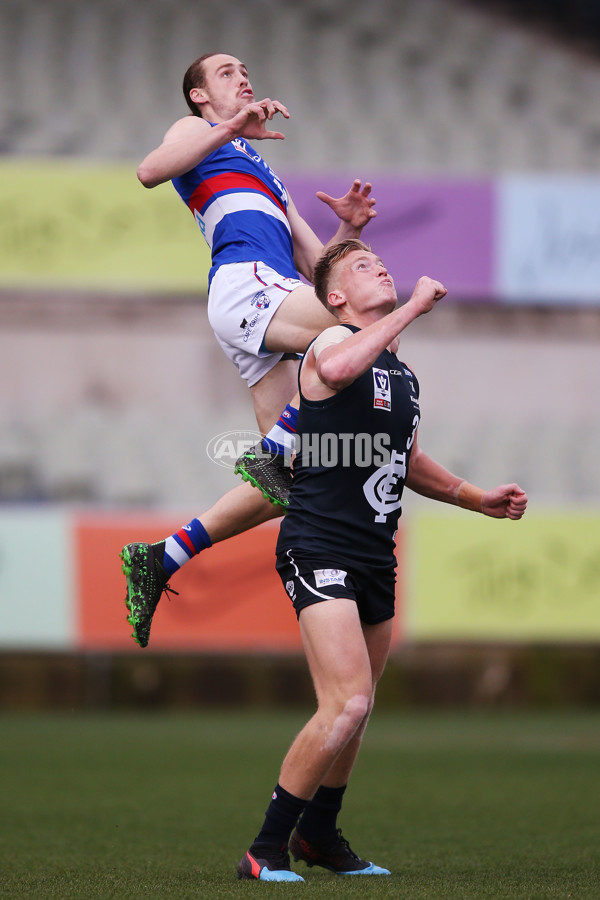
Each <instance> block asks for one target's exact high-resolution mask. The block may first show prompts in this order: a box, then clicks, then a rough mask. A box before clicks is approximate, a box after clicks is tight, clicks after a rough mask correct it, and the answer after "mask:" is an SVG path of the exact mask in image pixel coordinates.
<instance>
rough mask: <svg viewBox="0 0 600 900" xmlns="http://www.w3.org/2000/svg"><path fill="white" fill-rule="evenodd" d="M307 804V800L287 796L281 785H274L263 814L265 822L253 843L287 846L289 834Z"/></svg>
mask: <svg viewBox="0 0 600 900" xmlns="http://www.w3.org/2000/svg"><path fill="white" fill-rule="evenodd" d="M307 802H308V801H307V800H301V799H300V797H294V795H293V794H289V793H288V792H287V791H286V790H284V789H283V788H282V787H281V785H279V784H278V785H276V787H275V790H274V791H273V796H272V798H271V802H270V803H269V807H268V809H267V812H266V814H265V821H264V822H263V826H262V828H261V830H260V831H259V833H258V834H257V835H256V837H255V839H254V843H255V844H272V845H274V846H277V847H282V846H283V845H284V844H285V845H286V846H287V843H288V841H289V839H290V834H291V833H292V831H293V829H294V827H295V825H296V822H297V821H298V817H299V816H300V815H301V814H302V810H303V809H304V807H305V806H306V804H307Z"/></svg>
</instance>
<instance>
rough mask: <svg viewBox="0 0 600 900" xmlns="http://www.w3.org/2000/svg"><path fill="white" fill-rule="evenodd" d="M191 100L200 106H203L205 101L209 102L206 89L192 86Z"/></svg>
mask: <svg viewBox="0 0 600 900" xmlns="http://www.w3.org/2000/svg"><path fill="white" fill-rule="evenodd" d="M190 100H191V101H192V103H197V104H198V106H202V104H203V103H208V97H207V96H206V91H205V90H204V89H203V88H198V87H195V88H192V89H191V91H190Z"/></svg>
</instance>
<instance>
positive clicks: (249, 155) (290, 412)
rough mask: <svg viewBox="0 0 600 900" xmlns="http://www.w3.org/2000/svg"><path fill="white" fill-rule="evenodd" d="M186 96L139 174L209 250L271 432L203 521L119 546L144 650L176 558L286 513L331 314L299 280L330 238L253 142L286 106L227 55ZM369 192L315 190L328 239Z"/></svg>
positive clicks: (209, 59)
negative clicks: (319, 339)
mask: <svg viewBox="0 0 600 900" xmlns="http://www.w3.org/2000/svg"><path fill="white" fill-rule="evenodd" d="M183 92H184V96H185V100H186V102H187V104H188V106H189V108H190V112H191V115H187V116H185V117H184V118H182V119H179V120H178V121H177V122H175V124H174V125H173V126H172V127H171V128H170V129H169V130H168V131H167V133H166V135H165V137H164V139H163V141H162V143H161V144H160V146H159V147H157V148H156V149H155V150H153V151H152V152H151V153H150V154H148V156H147V157H146V158H145V159H144V160H143V162H142V163H141V164H140V166H139V168H138V177H139V179H140V181H141V182H142V184H144V185H145V186H146V187H149V188H152V187H155V186H157V185H159V184H162V183H164V182H167V181H170V180H171V181H172V182H173V185H174V187H175V188H176V190H177V191H178V193H179V195H180V196H181V198H182V200H183V201H184V202H185V204H186V206H187V207H188V208H189V210H190V212H191V213H192V214H193V215H194V218H195V219H196V221H197V223H198V225H199V228H200V230H201V232H202V234H203V236H204V238H205V239H206V241H207V243H208V245H209V247H210V249H211V255H212V267H211V270H210V273H209V295H208V314H209V319H210V322H211V325H212V327H213V329H214V332H215V335H216V337H217V340H218V341H219V343H220V345H221V347H222V348H223V350H224V352H225V353H226V355H227V356H228V358H229V359H230V360H231V361H232V362H233V363H234V364H235V365H236V366H237V368H238V370H239V372H240V375H241V376H242V378H244V379H245V380H246V382H247V384H248V386H249V389H250V393H251V396H252V401H253V404H254V410H255V415H256V421H257V423H258V426H259V429H260V431H261V433H262V434H263V435H266V438H265V442H263V443H264V444H265V446H264V448H261V447H258V448H254V449H253V450H252V451H250V452H249V453H247V454H245V455H244V457H243V458H242V459H241V460H239V461H238V467H237V468H236V471H239V473H240V474H241V475H242V477H243V478H244V479H245V480H246V481H248V482H249V484H244V485H240V486H239V487H237V488H234V489H233V490H232V491H230V492H228V493H227V494H225V495H224V496H223V497H222V498H221V499H220V500H218V501H217V503H216V504H215V505H214V506H213V507H211V509H209V510H208V511H206V512H205V513H203V514H202V516H201V521H200V519H198V518H194V519H192V521H191V522H190V523H188V524H187V525H185V526H183V527H182V528H180V529H179V531H177V532H176V533H175V534H173V535H169V536H168V537H167V538H166V539H165V540H162V541H158V542H157V543H155V544H146V543H139V542H138V543H132V544H127V545H126V546H125V547H124V548H123V551H122V554H121V556H122V559H123V571H124V573H125V576H126V580H127V597H126V603H127V606H128V608H129V612H130V615H129V617H128V621H129V622H130V624H131V625H132V626H133V637H134V639H135V640H136V641H137V642H138V643H139V644H140V645H141V646H142V647H144V646H146V645H147V643H148V639H149V635H150V625H151V622H152V616H153V614H154V611H155V609H156V605H157V603H158V601H159V599H160V596H161V594H162V592H163V590H164V589H165V588H167V582H168V579H169V578H170V577H171V576H172V575H173V574H174V573H175V572H176V571H177V570H178V569H179V568H180V567H181V565H183V564H184V563H186V562H188V561H189V560H190V559H191V558H193V557H194V556H195V555H196V554H197V553H198V552H200V551H201V550H204V549H206V548H207V547H210V546H211V544H212V543H216V542H217V541H221V540H225V539H226V538H228V537H231V536H233V535H235V534H239V533H240V532H242V531H245V530H247V529H248V528H251V527H253V526H255V525H257V524H259V523H260V522H263V521H266V520H267V519H269V518H272V517H274V516H277V515H281V514H282V512H283V511H284V508H285V506H286V504H287V491H288V487H289V474H288V471H289V470H287V471H286V468H285V466H284V464H283V454H284V452H285V450H286V449H288V448H289V446H290V444H291V441H292V440H293V433H294V430H295V419H296V416H297V408H298V399H297V376H298V356H297V354H298V353H302V352H303V351H304V350H305V349H306V347H307V345H308V344H309V343H310V341H311V340H312V339H313V338H314V337H315V336H316V335H317V334H318V333H319V332H321V331H322V330H323V329H324V328H326V327H327V326H328V325H331V324H332V323H333V322H334V321H335V320H334V318H333V316H332V315H331V313H329V312H328V311H327V310H325V309H324V307H323V306H322V304H320V303H319V301H318V300H317V298H316V296H315V293H314V290H313V289H312V287H309V286H308V285H306V284H303V283H302V282H301V281H300V277H299V276H300V274H302V275H304V276H305V277H306V278H307V279H308V280H309V281H312V272H313V267H314V264H315V262H316V260H317V258H318V257H319V255H320V253H321V251H322V249H323V245H322V243H321V241H320V240H319V239H318V237H317V236H316V235H315V233H314V232H313V230H312V229H311V228H310V227H309V225H308V224H307V223H306V222H305V221H304V219H303V218H302V217H301V216H300V215H299V214H298V212H297V210H296V207H295V206H294V203H293V201H292V199H291V198H290V196H289V194H288V193H287V191H286V189H285V187H284V186H283V184H282V183H281V180H280V179H279V178H278V177H277V176H276V174H275V173H274V172H273V171H272V169H271V168H270V167H269V166H268V165H267V163H265V161H264V160H263V159H262V157H261V156H260V155H259V154H258V153H257V151H256V150H255V149H254V147H253V146H252V145H251V144H250V143H249V141H264V140H282V139H283V138H284V135H283V134H282V133H281V132H279V131H270V130H269V129H268V125H269V122H270V120H271V119H273V117H274V116H275V115H277V114H279V115H281V116H283V117H284V118H288V116H289V113H288V111H287V109H286V107H285V106H284V105H283V104H282V103H280V102H279V101H278V100H271V99H270V98H265V99H263V100H259V101H257V100H255V97H254V92H253V90H252V86H251V84H250V81H249V78H248V72H247V69H246V66H245V65H244V63H242V62H241V61H240V60H239V59H237V58H236V57H234V56H230V55H228V54H225V53H212V54H206V55H204V56H202V57H200V58H199V59H197V60H195V62H194V63H192V65H191V66H190V67H189V68H188V70H187V72H186V74H185V77H184V81H183ZM370 192H371V185H370V184H368V183H367V184H365V185H364V187H363V186H362V184H361V182H360V181H359V180H356V181H355V182H354V183H353V185H352V186H351V188H350V190H349V191H348V193H347V194H346V195H345V196H344V197H341V198H339V199H335V198H333V197H330V196H329V195H327V194H324V193H322V192H319V193H318V196H319V197H320V199H321V200H323V201H324V202H325V203H326V204H327V205H328V206H330V207H331V209H332V210H333V211H334V212H335V213H336V215H337V216H338V218H339V220H340V222H339V227H338V230H337V233H336V235H335V238H334V239H333V240H340V239H343V238H351V237H358V236H359V235H360V233H361V231H362V228H363V227H364V226H365V225H366V224H367V223H368V222H369V221H370V219H371V218H373V217H374V216H375V214H376V213H375V210H374V209H373V206H374V203H375V201H374V199H373V198H371V196H370ZM251 485H254V486H256V487H259V488H260V491H257V490H253V489H252V487H251ZM263 495H264V496H263ZM265 497H268V499H269V500H270V501H271V502H272V503H275V504H276V505H275V507H274V506H272V505H271V503H269V502H268V501H267V500H265V499H264V498H265Z"/></svg>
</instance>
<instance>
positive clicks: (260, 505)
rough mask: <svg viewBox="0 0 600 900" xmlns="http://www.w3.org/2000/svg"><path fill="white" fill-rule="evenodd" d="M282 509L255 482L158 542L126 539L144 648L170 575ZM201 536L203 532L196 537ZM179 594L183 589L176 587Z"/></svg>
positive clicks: (136, 628) (130, 590) (136, 629)
mask: <svg viewBox="0 0 600 900" xmlns="http://www.w3.org/2000/svg"><path fill="white" fill-rule="evenodd" d="M281 514H282V510H281V508H280V507H277V506H274V505H273V504H272V503H271V502H270V501H269V500H267V499H265V497H263V495H262V493H261V492H260V491H257V490H256V489H255V488H254V487H252V486H251V485H250V484H246V483H244V484H240V485H238V486H237V487H235V488H233V489H232V490H231V491H228V492H227V493H226V494H224V495H223V496H222V497H220V498H219V500H217V502H216V503H215V504H214V505H213V506H211V507H210V509H208V510H207V511H206V513H204V514H203V515H202V522H200V520H199V519H192V521H191V522H190V523H189V524H188V525H186V526H184V527H183V528H181V529H179V531H177V532H175V534H173V535H171V536H170V537H168V538H166V539H165V540H162V541H158V542H157V543H156V544H147V543H140V542H136V543H132V544H126V545H125V546H124V547H123V550H122V551H121V559H122V561H123V565H122V570H123V573H124V575H125V579H126V586H127V593H126V595H125V604H126V606H127V609H128V610H129V615H128V617H127V621H128V622H129V624H130V625H131V626H132V627H133V634H132V637H133V639H134V640H135V642H136V643H137V644H139V645H140V647H146V646H147V645H148V641H149V639H150V627H151V625H152V618H153V616H154V613H155V611H156V607H157V606H158V602H159V600H160V598H161V596H162V594H163V591H165V590H167V591H168V590H172V589H171V588H170V586H169V585H168V580H169V578H170V577H171V576H172V575H173V574H174V573H175V572H176V571H177V570H178V569H179V568H181V566H182V565H183V564H184V563H186V562H188V561H189V560H190V559H193V557H194V556H196V555H197V554H198V553H199V552H200V551H201V550H203V549H205V548H207V547H210V546H212V544H216V543H218V542H220V541H224V540H227V538H230V537H233V536H234V535H236V534H241V533H242V532H243V531H247V530H248V529H250V528H254V527H255V526H256V525H260V524H261V523H262V522H266V521H268V520H269V519H273V518H277V517H278V516H280V515H281ZM197 535H198V537H196V536H197ZM174 593H177V592H176V591H174Z"/></svg>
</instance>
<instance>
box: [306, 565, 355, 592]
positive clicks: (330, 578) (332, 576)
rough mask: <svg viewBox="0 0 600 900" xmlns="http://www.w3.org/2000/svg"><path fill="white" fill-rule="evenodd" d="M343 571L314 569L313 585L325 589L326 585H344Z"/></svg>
mask: <svg viewBox="0 0 600 900" xmlns="http://www.w3.org/2000/svg"><path fill="white" fill-rule="evenodd" d="M347 574H348V573H347V572H344V570H343V569H315V570H314V572H313V575H314V576H315V585H316V586H317V587H318V588H322V587H327V585H328V584H343V585H344V586H345V584H346V575H347Z"/></svg>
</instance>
